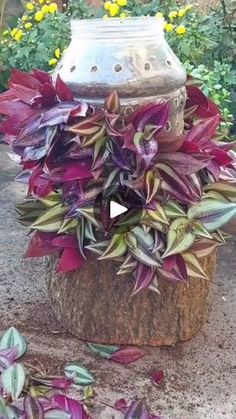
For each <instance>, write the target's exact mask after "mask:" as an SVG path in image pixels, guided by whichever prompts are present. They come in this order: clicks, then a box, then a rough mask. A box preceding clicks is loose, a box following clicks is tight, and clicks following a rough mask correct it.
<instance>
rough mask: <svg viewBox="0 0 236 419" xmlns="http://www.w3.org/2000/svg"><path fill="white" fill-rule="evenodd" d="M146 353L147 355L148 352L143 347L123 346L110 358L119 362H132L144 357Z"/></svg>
mask: <svg viewBox="0 0 236 419" xmlns="http://www.w3.org/2000/svg"><path fill="white" fill-rule="evenodd" d="M144 355H147V352H146V351H144V350H143V349H141V348H135V347H132V348H131V347H130V348H122V349H118V351H116V352H114V353H113V354H112V356H111V358H110V359H112V361H115V362H118V363H119V364H131V363H132V362H135V361H137V360H138V359H139V358H142V357H143V356H144Z"/></svg>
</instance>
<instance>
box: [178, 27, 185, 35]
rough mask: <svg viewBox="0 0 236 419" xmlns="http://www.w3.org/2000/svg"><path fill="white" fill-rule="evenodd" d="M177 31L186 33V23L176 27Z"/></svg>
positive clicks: (182, 33) (181, 33)
mask: <svg viewBox="0 0 236 419" xmlns="http://www.w3.org/2000/svg"><path fill="white" fill-rule="evenodd" d="M176 33H177V34H178V35H184V34H185V33H186V28H185V26H184V25H180V26H178V27H177V28H176Z"/></svg>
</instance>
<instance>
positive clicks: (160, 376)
mask: <svg viewBox="0 0 236 419" xmlns="http://www.w3.org/2000/svg"><path fill="white" fill-rule="evenodd" d="M164 378H165V376H164V372H163V371H162V370H160V371H154V372H152V374H151V379H152V380H153V381H154V383H155V384H162V383H163V380H164Z"/></svg>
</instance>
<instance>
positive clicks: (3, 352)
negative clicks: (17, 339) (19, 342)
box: [0, 346, 18, 363]
mask: <svg viewBox="0 0 236 419" xmlns="http://www.w3.org/2000/svg"><path fill="white" fill-rule="evenodd" d="M0 356H3V357H4V358H6V359H8V360H9V362H11V363H13V362H15V361H16V359H17V358H18V348H17V346H13V347H12V348H6V349H0Z"/></svg>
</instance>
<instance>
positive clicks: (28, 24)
mask: <svg viewBox="0 0 236 419" xmlns="http://www.w3.org/2000/svg"><path fill="white" fill-rule="evenodd" d="M32 26H33V25H32V23H31V22H27V23H26V24H25V29H30V28H32Z"/></svg>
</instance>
